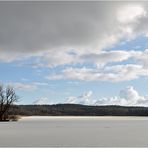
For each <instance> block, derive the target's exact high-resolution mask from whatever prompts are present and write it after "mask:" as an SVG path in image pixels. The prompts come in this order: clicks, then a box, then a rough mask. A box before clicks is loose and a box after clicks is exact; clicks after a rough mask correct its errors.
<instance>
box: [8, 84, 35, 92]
mask: <svg viewBox="0 0 148 148" xmlns="http://www.w3.org/2000/svg"><path fill="white" fill-rule="evenodd" d="M8 85H10V86H12V87H14V88H15V89H16V90H27V91H34V90H36V89H37V88H38V87H37V85H35V84H32V83H30V84H29V83H21V82H13V83H12V82H11V83H8Z"/></svg>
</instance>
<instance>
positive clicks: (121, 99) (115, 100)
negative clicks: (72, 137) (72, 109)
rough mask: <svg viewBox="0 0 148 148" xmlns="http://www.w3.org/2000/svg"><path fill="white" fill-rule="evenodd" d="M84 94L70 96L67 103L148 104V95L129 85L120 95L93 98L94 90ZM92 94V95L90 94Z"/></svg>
mask: <svg viewBox="0 0 148 148" xmlns="http://www.w3.org/2000/svg"><path fill="white" fill-rule="evenodd" d="M90 92H91V91H88V92H86V93H84V94H83V95H82V96H78V97H69V98H68V99H67V100H66V103H72V104H83V105H121V106H148V96H141V95H140V94H139V93H138V92H137V91H136V90H135V89H134V87H133V86H128V87H126V88H125V89H123V90H121V91H120V92H119V95H118V96H115V97H110V98H100V99H93V98H92V92H91V93H90ZM90 94H91V95H90Z"/></svg>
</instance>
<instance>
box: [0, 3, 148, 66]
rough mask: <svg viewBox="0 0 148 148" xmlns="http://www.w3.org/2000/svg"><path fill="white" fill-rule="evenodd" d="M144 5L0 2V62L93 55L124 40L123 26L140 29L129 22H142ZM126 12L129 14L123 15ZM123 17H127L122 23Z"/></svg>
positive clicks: (125, 30)
mask: <svg viewBox="0 0 148 148" xmlns="http://www.w3.org/2000/svg"><path fill="white" fill-rule="evenodd" d="M145 3H146V2H145ZM145 3H144V4H145ZM144 4H143V3H140V2H139V3H132V2H130V5H129V2H108V3H107V2H99V1H98V2H50V1H49V2H1V5H0V20H1V25H0V32H1V34H0V49H1V50H0V60H1V61H4V62H11V61H14V60H22V59H25V58H27V57H32V56H35V57H42V58H44V56H45V60H47V62H48V65H53V63H54V62H55V63H56V62H57V61H58V60H59V61H61V62H58V63H57V64H58V65H60V64H66V63H69V62H71V58H73V56H72V55H71V56H69V55H67V54H66V53H67V51H69V50H71V49H74V50H75V52H76V53H77V54H78V55H79V54H81V55H83V54H84V53H91V54H92V53H98V52H99V51H100V50H102V49H104V48H106V47H110V46H112V45H113V44H115V43H117V42H118V41H120V40H121V39H122V38H124V39H125V38H126V39H128V37H129V35H130V36H131V34H130V33H129V32H128V31H127V30H130V29H131V30H132V29H133V28H134V29H135V32H136V30H137V29H138V32H140V30H139V23H136V26H135V24H134V22H135V21H136V22H139V21H142V18H143V19H144V20H143V21H144V22H145V20H147V18H146V17H145V14H146V11H147V9H146V7H144ZM125 9H126V10H127V11H124V10H125ZM127 12H130V15H129V14H128V15H126V14H127ZM125 16H128V17H125ZM119 18H120V19H119ZM125 18H126V19H127V20H126V19H125ZM125 21H128V22H129V21H130V24H126V27H125V26H124V25H125V23H124V22H125ZM113 26H116V27H113ZM124 28H125V29H124ZM126 28H130V29H126ZM136 28H137V29H136ZM145 28H146V27H145ZM142 32H143V30H142ZM46 55H48V56H46ZM62 55H64V56H62ZM63 58H64V59H65V58H66V59H67V58H68V60H62V59H63ZM50 59H51V60H50ZM43 61H44V60H43ZM62 61H65V62H62Z"/></svg>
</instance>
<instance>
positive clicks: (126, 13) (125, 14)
mask: <svg viewBox="0 0 148 148" xmlns="http://www.w3.org/2000/svg"><path fill="white" fill-rule="evenodd" d="M146 13H147V12H146V11H145V9H144V8H143V7H142V6H140V5H131V4H130V5H128V6H123V7H122V9H120V10H119V12H118V15H117V18H118V20H119V21H120V22H121V23H133V22H135V21H137V19H139V18H141V17H143V16H146Z"/></svg>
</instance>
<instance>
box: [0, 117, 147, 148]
mask: <svg viewBox="0 0 148 148" xmlns="http://www.w3.org/2000/svg"><path fill="white" fill-rule="evenodd" d="M10 146H11V147H95V146H96V147H99V146H100V147H101V146H102V147H104V146H109V147H127V146H128V147H143V146H148V117H24V118H22V119H21V120H20V121H18V122H0V147H10Z"/></svg>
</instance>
